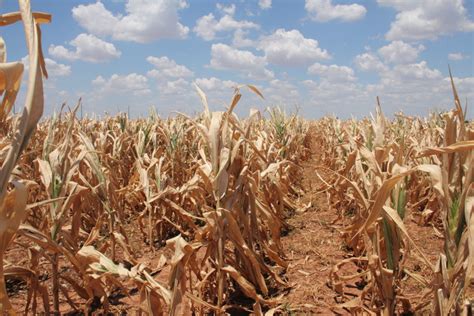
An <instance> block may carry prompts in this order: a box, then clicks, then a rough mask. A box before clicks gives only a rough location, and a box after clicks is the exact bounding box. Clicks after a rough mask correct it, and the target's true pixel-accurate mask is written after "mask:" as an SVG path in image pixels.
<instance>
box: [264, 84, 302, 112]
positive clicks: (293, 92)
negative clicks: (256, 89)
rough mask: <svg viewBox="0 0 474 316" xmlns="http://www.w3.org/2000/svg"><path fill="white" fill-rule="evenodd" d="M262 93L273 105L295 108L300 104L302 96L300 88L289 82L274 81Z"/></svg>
mask: <svg viewBox="0 0 474 316" xmlns="http://www.w3.org/2000/svg"><path fill="white" fill-rule="evenodd" d="M261 91H262V93H263V96H264V97H265V99H266V100H267V102H269V103H270V104H271V105H279V106H294V105H298V104H299V103H300V99H301V96H300V92H299V90H298V87H297V86H296V85H295V84H293V83H291V82H290V81H288V80H284V79H273V80H271V81H270V82H269V85H268V86H267V87H263V88H262V89H261Z"/></svg>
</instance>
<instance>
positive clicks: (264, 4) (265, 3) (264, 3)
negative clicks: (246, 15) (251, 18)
mask: <svg viewBox="0 0 474 316" xmlns="http://www.w3.org/2000/svg"><path fill="white" fill-rule="evenodd" d="M258 6H259V7H260V9H262V10H267V9H270V8H271V7H272V0H258Z"/></svg>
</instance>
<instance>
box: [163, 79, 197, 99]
mask: <svg viewBox="0 0 474 316" xmlns="http://www.w3.org/2000/svg"><path fill="white" fill-rule="evenodd" d="M159 89H160V91H161V92H162V93H163V94H167V95H178V94H181V95H183V94H187V93H189V91H190V90H192V88H191V84H190V83H189V81H187V80H185V79H183V78H179V79H177V80H174V81H167V82H166V83H165V84H164V85H163V86H160V87H159Z"/></svg>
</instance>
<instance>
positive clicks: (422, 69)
mask: <svg viewBox="0 0 474 316" xmlns="http://www.w3.org/2000/svg"><path fill="white" fill-rule="evenodd" d="M441 77H442V75H441V72H440V71H439V70H438V69H431V68H429V67H428V64H427V63H426V61H424V60H423V61H421V62H419V63H416V64H408V65H396V66H395V67H394V68H393V69H392V71H390V72H388V78H396V79H400V81H405V80H419V79H440V78H441Z"/></svg>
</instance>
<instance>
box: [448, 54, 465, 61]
mask: <svg viewBox="0 0 474 316" xmlns="http://www.w3.org/2000/svg"><path fill="white" fill-rule="evenodd" d="M467 58H469V56H467V55H464V54H463V53H449V54H448V59H449V60H454V61H458V60H464V59H467Z"/></svg>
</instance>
